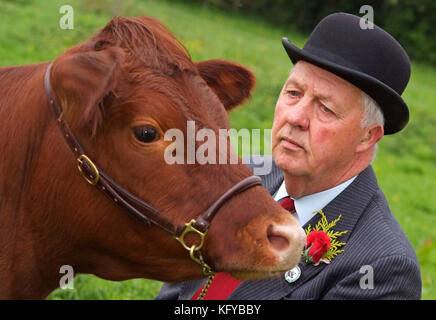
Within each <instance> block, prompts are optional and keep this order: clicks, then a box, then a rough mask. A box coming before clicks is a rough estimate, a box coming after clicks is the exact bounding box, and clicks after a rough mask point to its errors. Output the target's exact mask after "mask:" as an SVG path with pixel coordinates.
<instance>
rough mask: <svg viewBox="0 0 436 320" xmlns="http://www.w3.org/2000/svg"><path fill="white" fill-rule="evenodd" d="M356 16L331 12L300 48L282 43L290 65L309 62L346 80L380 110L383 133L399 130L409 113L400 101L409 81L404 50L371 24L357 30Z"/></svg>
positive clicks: (285, 40)
mask: <svg viewBox="0 0 436 320" xmlns="http://www.w3.org/2000/svg"><path fill="white" fill-rule="evenodd" d="M360 20H361V18H360V17H357V16H354V15H351V14H347V13H334V14H331V15H329V16H327V17H325V18H324V19H323V20H321V22H320V23H319V24H318V25H317V26H316V27H315V29H314V30H313V32H312V34H311V35H310V37H309V40H307V42H306V44H305V46H304V47H303V49H300V48H298V47H297V46H295V45H294V44H292V43H291V42H290V41H289V40H288V39H287V38H282V43H283V46H284V47H285V49H286V52H287V53H288V56H289V58H291V61H292V63H293V64H296V63H297V62H298V61H299V60H304V61H307V62H309V63H312V64H314V65H316V66H318V67H320V68H322V69H325V70H327V71H329V72H331V73H334V74H335V75H337V76H339V77H341V78H343V79H345V80H347V81H348V82H350V83H352V84H354V85H355V86H356V87H358V88H360V89H361V90H362V91H364V92H365V93H366V94H368V95H369V96H370V97H372V98H373V99H374V100H375V101H376V102H377V103H378V104H379V106H380V108H381V109H382V112H383V115H384V118H385V126H384V129H385V134H393V133H396V132H398V131H400V130H401V129H403V128H404V127H405V126H406V124H407V122H408V121H409V109H408V108H407V105H406V103H405V102H404V101H403V99H402V98H401V94H402V93H403V91H404V89H405V88H406V85H407V83H408V82H409V78H410V60H409V57H408V56H407V53H406V51H404V49H403V48H402V47H401V45H400V44H399V43H398V42H397V41H396V40H395V39H394V38H393V37H392V36H391V35H389V34H388V33H387V32H386V31H384V30H383V29H381V28H379V27H377V26H376V25H374V24H373V29H370V28H367V29H365V28H361V26H360Z"/></svg>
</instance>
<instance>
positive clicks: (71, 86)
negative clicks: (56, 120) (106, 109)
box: [50, 40, 124, 134]
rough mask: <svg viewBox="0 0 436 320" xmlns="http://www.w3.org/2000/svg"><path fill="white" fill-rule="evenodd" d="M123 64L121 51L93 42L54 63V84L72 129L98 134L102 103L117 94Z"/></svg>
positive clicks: (52, 78)
mask: <svg viewBox="0 0 436 320" xmlns="http://www.w3.org/2000/svg"><path fill="white" fill-rule="evenodd" d="M123 61H124V53H123V51H122V49H121V48H119V47H116V46H113V45H111V44H110V43H108V42H106V41H104V40H99V41H91V40H90V41H88V42H87V43H85V44H83V45H81V46H76V47H73V48H71V49H70V50H68V51H66V52H65V53H64V54H62V55H61V56H59V57H58V58H57V59H56V60H55V61H54V62H53V66H52V68H51V73H50V79H51V81H50V83H51V85H52V88H53V92H54V94H55V97H56V99H57V101H58V103H59V104H60V105H61V106H62V109H63V116H64V117H66V118H67V121H70V123H71V125H72V126H79V127H81V128H83V127H87V129H89V131H88V132H89V133H90V134H95V132H96V129H97V127H98V126H99V124H100V123H101V121H102V102H103V100H104V99H105V97H107V96H108V95H109V93H111V92H112V90H114V88H115V86H116V83H117V79H118V78H119V73H120V66H121V65H122V62H123Z"/></svg>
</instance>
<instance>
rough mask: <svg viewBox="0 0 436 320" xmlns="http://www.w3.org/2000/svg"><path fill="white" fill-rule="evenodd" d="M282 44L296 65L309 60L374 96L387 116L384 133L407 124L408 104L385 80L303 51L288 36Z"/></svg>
mask: <svg viewBox="0 0 436 320" xmlns="http://www.w3.org/2000/svg"><path fill="white" fill-rule="evenodd" d="M282 44H283V46H284V47H285V50H286V52H287V54H288V56H289V58H290V59H291V61H292V63H293V64H294V65H295V64H296V63H297V62H298V61H300V60H303V61H307V62H309V63H311V64H314V65H316V66H318V67H320V68H322V69H325V70H327V71H329V72H331V73H333V74H335V75H337V76H339V77H340V78H342V79H344V80H347V81H348V82H350V83H352V84H353V85H355V86H356V87H358V88H359V89H361V90H362V91H364V92H365V93H366V94H368V95H369V96H370V97H371V98H373V99H374V100H375V101H376V102H377V103H378V104H379V106H380V108H381V109H382V112H383V115H384V118H385V125H384V133H385V134H386V135H388V134H394V133H396V132H398V131H400V130H401V129H403V128H404V127H405V126H406V124H407V122H408V121H409V109H408V107H407V104H406V103H405V102H404V100H403V99H402V98H401V96H400V95H399V94H398V93H396V92H395V91H394V90H393V89H392V88H390V87H389V86H387V85H385V84H384V83H383V82H381V81H379V80H378V79H376V78H374V77H371V76H369V75H367V74H365V73H362V72H360V71H356V70H353V69H350V68H347V67H344V66H342V65H339V64H336V63H334V62H331V61H328V60H326V59H324V58H322V57H319V56H315V55H313V54H311V53H309V52H306V51H303V50H302V49H300V48H298V47H297V46H295V45H294V44H293V43H291V42H290V41H289V40H288V38H282Z"/></svg>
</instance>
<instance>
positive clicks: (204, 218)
mask: <svg viewBox="0 0 436 320" xmlns="http://www.w3.org/2000/svg"><path fill="white" fill-rule="evenodd" d="M51 66H52V65H51V64H50V65H49V67H48V68H47V71H46V73H45V76H44V88H45V92H46V95H47V101H48V105H49V108H50V110H51V111H52V113H53V115H54V117H55V119H56V123H57V125H58V127H59V129H60V131H61V133H62V135H63V136H64V139H65V141H66V142H67V144H68V146H69V148H70V149H71V151H72V152H73V154H74V156H75V158H76V159H77V168H78V170H79V172H80V174H81V175H82V177H83V178H84V179H85V180H86V181H87V182H88V183H89V184H90V185H92V186H94V187H96V188H97V189H98V190H100V191H101V192H103V193H104V194H105V195H106V196H107V197H108V198H109V199H111V200H112V201H113V202H115V203H116V204H118V205H120V206H121V207H123V208H124V209H126V210H127V212H129V213H130V214H132V215H133V216H134V217H135V218H137V219H138V220H139V221H140V222H142V223H144V224H146V225H148V226H150V225H151V223H153V224H155V225H156V226H158V227H160V228H162V229H163V230H165V231H166V232H168V233H169V234H171V235H172V236H173V237H175V238H176V240H178V241H179V242H180V243H181V244H182V246H183V247H184V248H185V249H186V250H188V251H189V252H190V256H191V258H192V260H194V261H195V262H197V263H198V264H200V265H201V266H202V268H203V272H204V274H205V275H211V274H213V273H214V272H213V271H212V270H211V268H210V267H209V266H208V265H207V264H206V263H205V262H204V261H203V258H202V256H201V252H200V249H201V248H202V246H203V243H204V238H205V236H206V233H207V230H208V229H209V227H210V224H211V223H212V220H213V218H214V217H215V215H216V214H217V213H218V211H219V209H220V208H221V207H222V205H223V204H224V203H226V202H227V201H228V200H229V199H230V198H232V197H233V196H235V195H237V194H239V193H241V192H243V191H245V190H247V189H249V188H251V187H254V186H258V185H262V180H261V179H260V178H259V177H257V176H250V177H247V178H245V179H243V180H242V181H240V182H239V183H237V184H236V185H234V186H233V187H231V188H230V189H229V190H227V191H226V192H225V193H224V194H223V195H222V196H221V197H219V198H218V200H216V201H215V202H214V203H213V204H212V205H211V206H210V207H209V208H208V209H207V210H206V211H205V212H203V213H202V214H200V215H199V216H198V218H197V220H195V219H192V220H191V221H190V222H189V223H186V224H185V226H174V225H173V223H172V222H171V221H169V220H168V219H167V218H165V217H164V216H163V215H161V213H160V212H159V211H158V210H157V209H155V208H154V207H153V206H151V205H150V204H148V203H147V202H144V201H143V200H141V199H139V198H138V197H136V196H135V195H133V194H132V193H130V192H129V191H127V190H126V189H124V188H123V187H121V186H120V185H118V184H117V183H116V182H115V181H113V180H112V179H111V178H110V177H109V176H107V175H106V174H105V173H104V172H103V171H102V170H101V169H100V168H99V167H98V166H97V165H96V164H95V163H94V162H93V161H92V160H91V159H90V158H89V157H88V156H87V155H86V153H85V151H84V149H83V148H82V146H81V145H80V143H79V142H78V140H77V139H76V137H75V136H74V134H73V132H72V131H71V129H70V127H69V126H68V124H67V123H66V122H65V121H64V119H63V110H62V107H61V106H60V105H59V103H58V102H57V101H56V98H55V95H54V93H53V90H52V87H51V83H50V69H51ZM191 232H192V233H195V234H197V235H198V236H199V237H200V244H199V245H192V246H188V245H187V244H186V243H185V241H184V237H185V235H186V234H188V233H191Z"/></svg>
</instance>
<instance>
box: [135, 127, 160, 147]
mask: <svg viewBox="0 0 436 320" xmlns="http://www.w3.org/2000/svg"><path fill="white" fill-rule="evenodd" d="M133 133H134V134H135V137H136V139H138V140H139V141H141V142H145V143H148V142H153V141H156V140H157V139H159V134H158V132H157V130H156V129H155V128H153V127H149V126H147V127H135V128H133Z"/></svg>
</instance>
